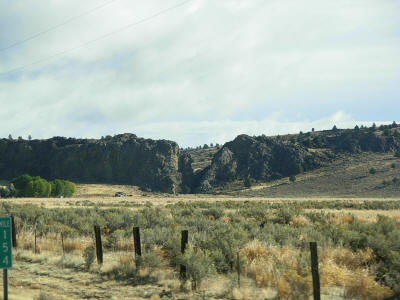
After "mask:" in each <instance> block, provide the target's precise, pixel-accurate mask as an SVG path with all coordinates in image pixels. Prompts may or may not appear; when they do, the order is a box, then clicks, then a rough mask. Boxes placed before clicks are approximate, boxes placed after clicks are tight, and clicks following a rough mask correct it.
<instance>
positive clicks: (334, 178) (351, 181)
mask: <svg viewBox="0 0 400 300" xmlns="http://www.w3.org/2000/svg"><path fill="white" fill-rule="evenodd" d="M371 169H374V170H375V173H374V174H371V173H370V170H371ZM216 192H218V193H225V194H232V195H236V196H240V197H289V198H291V197H345V198H346V197H356V198H358V197H371V198H372V197H377V198H383V197H385V198H386V197H387V198H390V197H397V198H398V197H399V196H400V158H396V157H394V156H393V154H391V153H390V154H389V153H383V154H382V153H362V154H357V155H354V154H343V155H341V156H340V157H338V158H336V159H335V160H334V161H332V163H330V164H328V165H327V166H324V167H321V168H319V169H316V170H313V171H309V172H304V173H302V174H298V175H297V176H296V180H295V181H294V182H290V180H289V178H288V177H284V178H281V179H279V180H273V181H271V182H268V183H263V182H254V183H253V185H252V186H251V187H250V188H245V187H244V186H243V182H239V181H238V182H236V183H234V184H231V185H229V184H228V185H225V186H222V187H220V188H219V189H216Z"/></svg>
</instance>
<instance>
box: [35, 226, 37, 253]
mask: <svg viewBox="0 0 400 300" xmlns="http://www.w3.org/2000/svg"><path fill="white" fill-rule="evenodd" d="M36 253H37V250H36V224H35V254H36Z"/></svg>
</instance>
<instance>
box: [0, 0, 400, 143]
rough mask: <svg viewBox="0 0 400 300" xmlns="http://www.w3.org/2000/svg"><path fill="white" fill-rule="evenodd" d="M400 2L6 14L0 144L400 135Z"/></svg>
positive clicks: (122, 5) (76, 4) (274, 2)
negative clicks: (340, 131)
mask: <svg viewBox="0 0 400 300" xmlns="http://www.w3.org/2000/svg"><path fill="white" fill-rule="evenodd" d="M399 16H400V1H398V0H336V1H332V0H296V1H291V0H247V1H243V0H218V1H216V0H186V1H185V0H162V1H161V0H158V1H156V0H148V1H138V0H114V1H111V0H108V1H106V0H103V1H100V0H98V1H94V0H86V1H79V0H68V1H57V0H45V1H36V0H2V1H0V138H1V137H7V136H8V135H9V134H11V135H12V136H13V137H18V136H22V137H23V138H27V137H28V135H31V136H32V137H33V138H34V139H35V138H38V139H39V138H50V137H52V136H66V137H86V138H100V137H101V136H106V135H114V134H120V133H126V132H130V133H134V134H136V135H138V136H140V137H146V138H153V139H169V140H174V141H176V142H178V144H179V145H180V146H182V147H187V146H197V145H203V144H205V143H207V144H209V143H220V144H222V143H224V142H227V141H229V140H232V139H234V138H235V136H237V135H239V134H249V135H261V134H265V135H276V134H286V133H296V132H299V131H304V132H306V131H310V130H311V128H315V129H316V130H319V129H330V128H332V126H333V125H336V126H337V127H338V128H351V127H354V126H355V125H356V124H358V125H361V124H363V125H370V124H372V123H373V122H375V123H377V124H385V123H391V122H392V121H397V122H400V114H399V112H400V18H399Z"/></svg>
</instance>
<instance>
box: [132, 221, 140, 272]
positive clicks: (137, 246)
mask: <svg viewBox="0 0 400 300" xmlns="http://www.w3.org/2000/svg"><path fill="white" fill-rule="evenodd" d="M133 241H134V247H135V262H136V268H139V266H140V259H141V256H142V246H141V244H140V230H139V227H133Z"/></svg>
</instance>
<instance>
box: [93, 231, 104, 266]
mask: <svg viewBox="0 0 400 300" xmlns="http://www.w3.org/2000/svg"><path fill="white" fill-rule="evenodd" d="M94 236H95V238H96V255H97V263H98V264H99V265H102V264H103V247H102V245H101V234H100V226H96V225H95V226H94Z"/></svg>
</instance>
